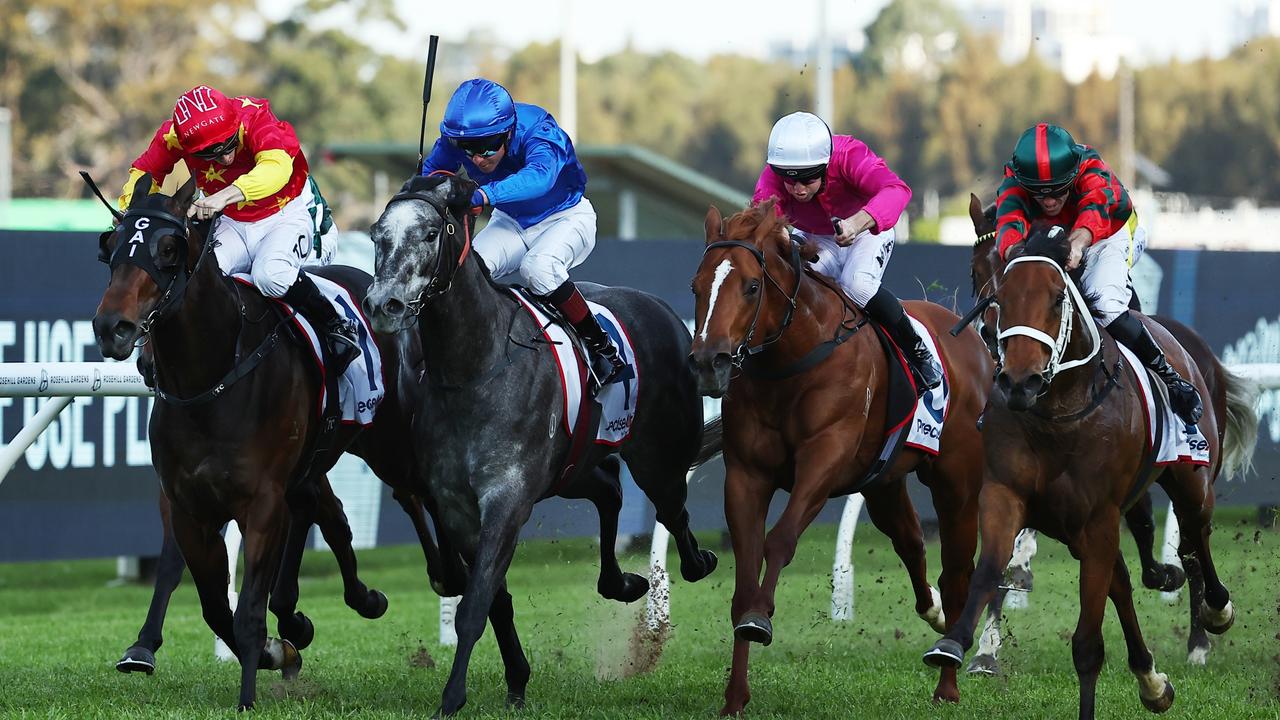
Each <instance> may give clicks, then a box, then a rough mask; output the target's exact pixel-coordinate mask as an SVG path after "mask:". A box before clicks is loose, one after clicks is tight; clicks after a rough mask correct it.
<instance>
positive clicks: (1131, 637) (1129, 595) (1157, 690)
mask: <svg viewBox="0 0 1280 720" xmlns="http://www.w3.org/2000/svg"><path fill="white" fill-rule="evenodd" d="M1110 595H1111V604H1112V605H1114V606H1115V608H1116V615H1117V616H1118V617H1119V618H1120V627H1121V628H1122V629H1123V630H1124V643H1125V646H1126V648H1127V650H1128V652H1129V671H1130V672H1132V673H1133V675H1134V677H1136V678H1137V679H1138V697H1140V698H1141V699H1142V704H1143V705H1144V706H1145V707H1146V708H1147V709H1148V710H1150V711H1151V712H1153V713H1162V712H1164V711H1165V710H1168V709H1169V707H1170V706H1171V705H1173V683H1170V682H1169V678H1168V676H1166V675H1165V674H1164V673H1158V672H1156V663H1155V659H1154V658H1152V656H1151V651H1150V650H1149V649H1148V648H1147V643H1146V641H1145V640H1143V639H1142V628H1141V627H1140V626H1139V625H1138V613H1137V612H1136V611H1135V610H1134V608H1133V585H1132V584H1130V582H1129V568H1127V567H1125V564H1124V558H1123V557H1121V556H1120V555H1119V554H1117V555H1116V564H1115V569H1114V570H1113V571H1112V573H1111V589H1110Z"/></svg>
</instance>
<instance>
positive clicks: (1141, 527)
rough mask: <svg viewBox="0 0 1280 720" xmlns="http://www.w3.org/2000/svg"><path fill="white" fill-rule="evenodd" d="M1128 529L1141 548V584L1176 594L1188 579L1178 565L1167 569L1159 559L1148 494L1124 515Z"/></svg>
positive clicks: (1149, 495)
mask: <svg viewBox="0 0 1280 720" xmlns="http://www.w3.org/2000/svg"><path fill="white" fill-rule="evenodd" d="M1124 522H1125V525H1128V526H1129V532H1130V533H1131V534H1132V535H1133V540H1134V542H1136V543H1137V544H1138V560H1139V562H1141V564H1142V584H1143V586H1145V587H1147V588H1148V589H1151V590H1159V591H1161V592H1173V591H1174V590H1177V589H1178V588H1180V587H1182V583H1184V582H1186V579H1187V577H1186V575H1185V574H1184V573H1183V572H1182V569H1181V568H1179V567H1178V566H1177V565H1166V564H1164V563H1162V562H1160V561H1159V560H1158V559H1157V558H1156V554H1155V544H1156V519H1155V515H1154V513H1153V511H1152V508H1151V493H1150V492H1145V493H1143V494H1142V497H1141V498H1139V499H1138V502H1136V503H1134V505H1133V507H1131V508H1129V512H1127V513H1125V514H1124Z"/></svg>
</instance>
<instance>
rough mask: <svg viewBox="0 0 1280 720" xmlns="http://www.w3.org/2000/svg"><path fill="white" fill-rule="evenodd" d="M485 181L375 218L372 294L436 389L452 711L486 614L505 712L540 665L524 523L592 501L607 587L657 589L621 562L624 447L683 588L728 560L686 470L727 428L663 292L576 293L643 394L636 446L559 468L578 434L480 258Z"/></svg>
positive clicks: (630, 596)
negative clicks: (527, 606)
mask: <svg viewBox="0 0 1280 720" xmlns="http://www.w3.org/2000/svg"><path fill="white" fill-rule="evenodd" d="M475 187H476V186H475V184H474V183H473V182H471V181H470V180H466V179H463V178H459V177H454V176H452V175H448V174H434V175H431V176H427V177H415V178H412V179H410V180H409V181H408V182H407V183H405V185H404V187H403V188H402V189H401V191H400V192H399V193H397V194H396V195H395V196H394V197H392V198H391V200H390V201H389V202H388V203H387V207H386V209H385V210H384V211H383V213H382V216H381V217H379V218H378V221H377V222H376V223H374V225H373V228H372V232H371V235H372V238H373V241H374V250H375V254H374V264H375V278H376V279H375V282H374V285H373V287H372V288H371V289H370V291H369V295H368V297H367V298H366V299H365V308H366V312H367V313H368V315H369V316H370V319H371V320H372V322H373V326H374V329H375V330H376V331H377V332H397V331H399V330H401V329H404V328H406V327H410V326H412V325H413V324H414V323H416V325H417V331H418V332H419V333H420V335H421V337H422V345H423V352H424V353H425V356H426V363H425V364H426V378H425V383H426V386H427V387H426V388H425V391H424V392H423V395H422V399H421V401H420V403H419V407H418V408H417V411H416V412H415V414H414V421H413V422H414V424H413V430H414V438H415V442H414V447H417V448H430V452H429V453H423V454H420V455H419V456H418V463H419V467H420V470H421V473H422V477H424V478H425V479H426V482H427V485H428V487H429V489H430V492H431V493H432V494H433V495H434V496H435V499H436V502H437V503H438V505H439V509H440V513H441V516H440V517H441V519H442V521H443V523H444V527H445V533H444V534H445V535H447V536H448V538H449V540H450V541H451V542H453V543H454V544H455V546H456V547H458V549H459V551H460V552H461V553H462V555H463V557H464V559H465V560H466V561H467V564H468V568H469V571H470V573H469V578H468V581H467V586H466V592H465V593H464V594H463V597H462V602H461V604H460V606H459V608H458V614H457V616H456V620H455V625H456V628H457V635H458V647H457V650H456V652H455V653H454V659H453V668H452V670H451V671H450V674H449V680H448V682H447V684H446V685H445V688H444V693H443V698H442V702H441V706H440V714H442V715H450V714H453V713H455V712H457V711H458V710H459V709H460V708H461V707H462V706H463V704H464V703H465V702H466V676H467V668H468V664H469V662H470V658H471V653H472V650H473V649H474V647H475V644H476V642H477V640H479V638H480V634H481V633H482V631H483V630H484V623H485V617H486V615H487V616H488V619H489V621H490V623H491V624H492V625H493V629H494V635H495V637H496V638H497V641H498V647H499V649H500V650H501V654H502V661H503V664H504V666H505V671H506V685H507V703H508V704H509V705H512V706H521V705H523V703H524V698H525V687H526V685H527V684H528V680H529V663H528V661H527V660H526V658H525V656H524V651H523V650H522V649H521V646H520V641H519V638H518V637H517V634H516V628H515V623H514V617H513V611H512V605H511V594H510V593H509V592H508V591H507V588H506V580H505V576H506V572H507V569H508V567H509V566H510V563H511V558H512V555H513V554H514V552H515V545H516V539H517V535H518V533H519V530H520V527H521V526H522V525H523V524H524V523H525V521H526V520H527V519H528V518H529V515H530V513H531V512H532V509H533V505H534V503H535V502H537V501H538V500H539V499H542V498H545V497H549V496H551V495H557V494H558V495H560V496H562V497H576V498H587V499H589V500H591V501H592V503H593V504H594V505H595V506H596V508H597V510H598V512H599V514H600V523H601V529H600V560H601V568H600V579H599V582H598V584H597V590H598V591H599V593H600V594H601V595H602V596H604V597H607V598H612V599H616V600H622V601H626V602H630V601H633V600H636V599H638V598H640V597H641V596H643V595H644V593H645V592H647V590H648V582H647V581H646V580H645V579H644V578H643V577H641V576H639V575H635V574H632V573H623V572H622V571H621V570H620V568H619V567H618V561H617V558H616V557H614V554H613V544H614V539H615V537H616V534H617V516H618V510H619V508H620V503H621V495H620V490H619V487H618V483H617V478H616V475H614V474H611V473H608V472H604V471H601V470H600V469H599V468H596V466H597V465H599V464H600V463H601V461H602V460H603V459H604V458H605V457H606V456H607V455H609V454H610V453H613V452H620V453H621V455H622V458H623V459H624V460H625V461H626V462H627V465H628V466H629V467H630V469H631V473H632V475H633V476H634V477H635V480H636V482H637V484H639V486H640V487H641V488H642V489H643V490H644V492H645V493H646V494H647V495H648V496H649V498H650V499H651V500H652V501H653V503H654V506H655V508H656V510H657V519H658V520H659V521H660V522H661V523H662V524H663V525H665V526H666V527H667V529H668V530H670V531H671V533H672V535H673V536H674V538H675V540H676V545H677V548H678V549H679V552H680V560H681V566H680V569H681V574H682V575H683V577H684V579H685V580H688V581H690V582H692V581H695V580H698V579H700V578H702V577H705V576H706V575H707V574H709V573H710V572H711V571H712V570H713V569H714V568H715V565H716V557H715V555H714V554H713V553H712V552H710V551H708V550H704V549H700V548H699V547H698V543H697V541H696V540H695V539H694V537H693V534H692V532H691V531H690V529H689V514H688V511H687V510H686V509H685V497H686V493H687V488H686V486H685V477H686V472H687V471H688V469H689V468H690V467H691V466H694V465H697V464H698V463H699V462H701V461H703V460H705V459H706V458H707V457H709V456H711V455H712V454H713V452H714V451H715V450H716V449H718V444H719V442H718V440H719V437H718V432H717V431H716V428H715V426H714V425H713V426H711V427H710V428H709V431H708V432H705V433H704V427H703V422H702V401H701V398H699V397H698V393H697V390H696V388H695V387H694V380H693V376H692V375H691V374H690V373H689V371H688V370H687V368H686V367H685V364H684V358H685V356H686V355H687V353H688V351H689V332H688V330H687V329H686V328H685V326H684V323H682V322H681V321H680V319H679V318H678V317H677V316H676V315H675V313H673V312H672V311H671V309H670V308H669V307H667V306H666V305H665V304H664V303H662V301H660V300H658V299H657V298H655V297H653V296H651V295H648V294H645V293H642V292H639V291H636V290H630V289H626V288H605V287H601V286H598V285H592V284H588V283H583V284H580V285H579V287H581V288H582V290H583V294H584V295H585V296H586V297H587V299H588V300H591V301H594V302H598V303H600V304H601V305H604V306H607V307H608V308H609V309H610V310H612V312H613V313H614V314H615V315H616V316H617V317H618V318H619V319H620V321H621V322H622V324H623V325H624V326H625V328H626V334H627V335H628V336H629V337H630V338H631V339H632V341H633V343H634V350H635V364H636V366H637V367H638V368H639V370H638V372H639V380H638V382H639V387H638V398H637V400H636V405H635V406H634V407H635V415H634V421H633V423H632V425H631V431H630V435H629V436H628V438H627V439H626V440H625V441H623V442H622V444H621V445H619V446H618V447H617V448H612V447H607V446H603V445H598V444H595V443H589V447H586V448H585V449H584V451H583V453H582V455H581V457H580V459H578V460H577V461H576V464H577V467H578V468H580V469H581V470H582V472H579V473H576V474H575V473H572V472H571V473H568V474H566V473H564V472H562V471H564V470H565V469H566V468H565V463H566V456H567V455H568V453H569V450H570V444H571V441H570V438H569V437H568V435H567V434H566V433H563V432H561V431H560V428H561V426H563V425H564V424H565V419H564V417H563V416H564V410H563V409H562V408H563V404H564V399H563V397H564V390H562V387H561V380H560V377H559V369H558V367H557V365H556V361H555V360H554V358H553V355H552V353H551V351H550V350H549V348H548V346H547V344H546V342H545V341H544V340H543V331H542V326H541V324H540V323H539V322H538V321H535V320H534V319H533V317H532V316H531V315H530V314H529V313H528V312H526V311H525V310H524V309H523V307H522V304H521V303H520V302H519V301H518V300H517V299H516V298H515V297H514V296H513V295H512V294H511V292H510V290H509V289H508V288H506V287H503V286H500V285H497V284H496V283H494V282H493V281H492V280H491V278H490V277H489V275H488V271H487V269H486V268H485V267H484V266H483V263H482V262H481V261H480V260H478V259H477V257H476V256H475V254H474V253H471V252H470V245H471V224H472V217H473V216H472V215H471V213H470V198H471V194H472V192H473V191H474V189H475ZM587 468H596V469H595V470H593V471H591V472H586V469H587ZM562 479H564V480H565V482H562ZM562 485H563V487H562Z"/></svg>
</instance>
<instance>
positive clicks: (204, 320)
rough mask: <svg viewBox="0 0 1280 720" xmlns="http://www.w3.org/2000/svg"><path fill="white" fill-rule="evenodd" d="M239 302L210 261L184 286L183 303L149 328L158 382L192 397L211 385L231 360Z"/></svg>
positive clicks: (229, 364)
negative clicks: (150, 329) (151, 328)
mask: <svg viewBox="0 0 1280 720" xmlns="http://www.w3.org/2000/svg"><path fill="white" fill-rule="evenodd" d="M240 320H241V318H240V305H239V299H238V298H237V296H236V294H235V293H234V291H232V289H231V288H230V287H229V286H228V284H227V280H226V279H225V278H224V277H223V276H222V272H221V271H220V270H218V267H217V265H216V263H214V262H213V259H212V258H209V257H206V258H205V261H204V262H203V263H201V267H200V268H199V269H198V270H197V271H196V272H195V273H194V274H193V275H192V276H191V279H190V280H189V281H188V282H187V288H186V291H185V293H184V295H183V298H182V300H181V304H180V305H179V306H178V307H177V308H175V309H173V310H172V314H171V315H169V316H168V317H164V318H161V319H160V320H159V321H158V322H157V323H156V326H155V328H154V330H152V333H151V338H152V343H153V347H152V351H153V352H154V353H155V361H156V372H157V375H158V377H157V382H158V383H160V384H161V385H162V386H163V387H162V389H164V390H165V391H166V392H169V393H173V394H176V395H178V396H180V397H191V396H194V395H196V394H198V393H202V392H204V391H205V390H208V389H209V388H211V387H213V386H214V385H215V384H216V383H217V382H218V381H219V380H221V379H222V377H223V376H224V375H226V374H227V372H228V371H229V370H230V369H231V367H232V365H233V364H234V362H235V352H236V342H237V340H238V339H239V335H240V329H241V322H240Z"/></svg>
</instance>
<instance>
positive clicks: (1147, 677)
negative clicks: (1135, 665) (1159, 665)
mask: <svg viewBox="0 0 1280 720" xmlns="http://www.w3.org/2000/svg"><path fill="white" fill-rule="evenodd" d="M1134 676H1135V677H1137V678H1138V694H1139V695H1141V696H1142V698H1143V699H1144V700H1159V699H1160V697H1161V696H1163V695H1164V688H1165V686H1166V685H1168V684H1169V676H1168V675H1165V674H1164V673H1162V672H1156V665H1155V663H1152V664H1151V670H1149V671H1148V672H1145V673H1134Z"/></svg>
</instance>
